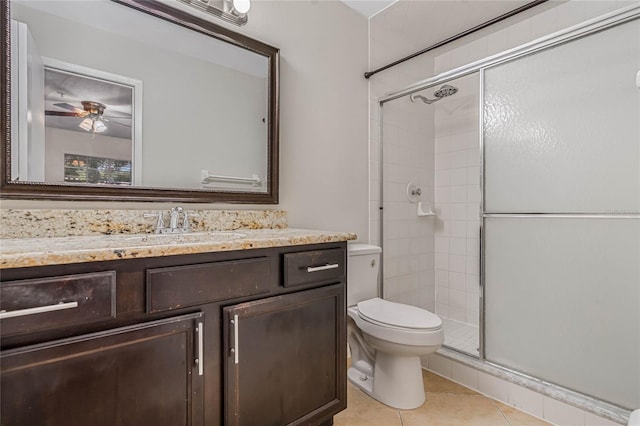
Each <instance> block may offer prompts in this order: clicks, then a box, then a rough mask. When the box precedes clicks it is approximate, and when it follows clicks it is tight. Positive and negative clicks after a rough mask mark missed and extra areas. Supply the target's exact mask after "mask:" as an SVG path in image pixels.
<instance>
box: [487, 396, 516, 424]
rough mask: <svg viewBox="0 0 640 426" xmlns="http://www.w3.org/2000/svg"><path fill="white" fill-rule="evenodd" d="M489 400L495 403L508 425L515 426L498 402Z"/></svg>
mask: <svg viewBox="0 0 640 426" xmlns="http://www.w3.org/2000/svg"><path fill="white" fill-rule="evenodd" d="M489 400H490V401H491V402H493V405H494V406H495V407H496V409H497V410H498V412H499V413H500V414H502V417H504V419H505V420H506V421H507V423H508V424H509V426H513V424H512V423H511V420H509V417H507V415H506V414H505V413H504V411H502V409H500V406H499V405H498V402H497V401H496V400H495V399H493V398H489Z"/></svg>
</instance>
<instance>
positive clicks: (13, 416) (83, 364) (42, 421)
mask: <svg viewBox="0 0 640 426" xmlns="http://www.w3.org/2000/svg"><path fill="white" fill-rule="evenodd" d="M202 323H203V315H202V314H201V313H197V314H190V315H182V316H178V317H173V318H169V319H164V320H158V321H151V322H148V323H144V324H139V325H134V326H130V327H123V328H118V329H113V330H109V331H105V332H100V333H94V334H89V335H85V336H79V337H75V338H69V339H63V340H59V341H54V342H49V343H46V344H41V345H34V346H29V347H25V348H20V349H15V350H11V351H7V352H4V353H3V354H2V355H1V357H0V361H1V365H2V367H1V369H2V377H1V382H2V383H1V392H2V402H1V405H2V407H1V408H2V412H1V414H0V423H1V424H2V426H13V425H16V426H18V425H22V426H24V425H46V426H58V425H60V426H62V425H92V426H96V425H104V426H115V425H118V426H120V425H122V426H125V425H131V426H140V425H153V426H162V425H166V426H178V425H192V424H202V381H203V376H202V375H201V374H200V371H201V369H200V368H201V366H202V364H201V362H200V359H201V354H202V349H201V348H202V334H201V333H202ZM199 364H200V365H199Z"/></svg>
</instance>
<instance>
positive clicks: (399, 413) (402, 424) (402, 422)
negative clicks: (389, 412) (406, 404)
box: [398, 410, 404, 426]
mask: <svg viewBox="0 0 640 426" xmlns="http://www.w3.org/2000/svg"><path fill="white" fill-rule="evenodd" d="M398 418H399V419H400V426H404V421H403V420H402V411H401V410H398Z"/></svg>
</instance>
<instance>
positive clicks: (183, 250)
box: [0, 228, 357, 269]
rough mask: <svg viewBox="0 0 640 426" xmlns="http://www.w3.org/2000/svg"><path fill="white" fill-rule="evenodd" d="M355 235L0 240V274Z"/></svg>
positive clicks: (282, 232) (255, 232)
mask: <svg viewBox="0 0 640 426" xmlns="http://www.w3.org/2000/svg"><path fill="white" fill-rule="evenodd" d="M356 238H357V237H356V235H355V234H353V233H345V232H330V231H314V230H306V229H292V228H284V229H236V230H233V231H226V232H224V231H223V232H221V231H213V232H196V233H192V234H184V235H155V234H123V235H91V236H71V237H47V238H12V239H1V240H0V269H8V268H25V267H29V266H44V265H57V264H67V263H81V262H97V261H104V260H118V259H137V258H141V257H156V256H172V255H180V254H194V253H206V252H214V251H231V250H246V249H255V248H268V247H282V246H289V245H303V244H317V243H327V242H338V241H347V240H355V239H356Z"/></svg>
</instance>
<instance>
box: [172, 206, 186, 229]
mask: <svg viewBox="0 0 640 426" xmlns="http://www.w3.org/2000/svg"><path fill="white" fill-rule="evenodd" d="M182 212H183V209H182V207H180V206H178V207H172V208H171V210H169V213H170V214H171V216H170V219H169V229H170V230H171V232H175V231H176V230H177V229H178V221H179V219H180V215H181V214H182Z"/></svg>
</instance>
